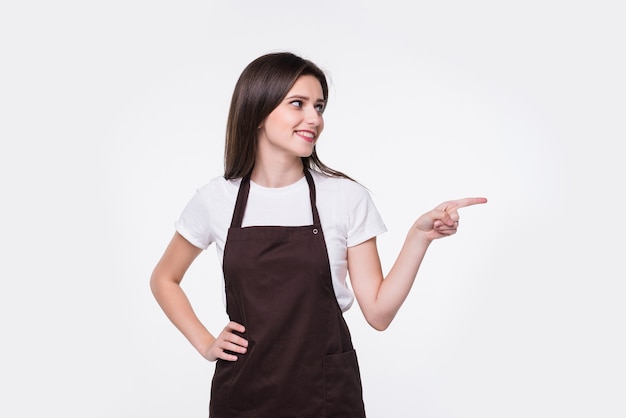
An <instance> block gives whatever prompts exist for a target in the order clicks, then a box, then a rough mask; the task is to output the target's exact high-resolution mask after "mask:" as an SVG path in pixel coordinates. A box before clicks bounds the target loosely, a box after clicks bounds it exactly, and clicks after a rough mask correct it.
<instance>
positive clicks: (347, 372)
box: [324, 350, 365, 418]
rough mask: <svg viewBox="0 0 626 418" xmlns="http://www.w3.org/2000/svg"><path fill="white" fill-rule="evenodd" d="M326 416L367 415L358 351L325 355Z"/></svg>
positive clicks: (347, 417)
mask: <svg viewBox="0 0 626 418" xmlns="http://www.w3.org/2000/svg"><path fill="white" fill-rule="evenodd" d="M324 398H325V403H326V407H325V410H326V413H325V415H324V416H325V417H328V418H330V417H337V418H352V417H354V418H356V417H364V416H365V408H364V406H363V390H362V387H361V374H360V372H359V364H358V362H357V358H356V351H354V350H352V351H348V352H345V353H340V354H330V355H327V356H324Z"/></svg>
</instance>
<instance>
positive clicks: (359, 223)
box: [343, 180, 387, 247]
mask: <svg viewBox="0 0 626 418" xmlns="http://www.w3.org/2000/svg"><path fill="white" fill-rule="evenodd" d="M343 192H344V193H343V195H344V197H345V199H346V207H347V208H348V230H347V245H348V247H353V246H355V245H358V244H361V243H363V242H365V241H367V240H368V239H370V238H373V237H375V236H377V235H380V234H382V233H384V232H386V231H387V227H386V226H385V224H384V222H383V220H382V217H381V216H380V213H379V212H378V209H377V208H376V206H375V205H374V201H373V200H372V197H371V195H370V193H369V191H368V190H367V189H366V188H365V187H363V186H361V185H360V184H358V183H356V182H354V181H351V180H347V181H345V182H344V186H343Z"/></svg>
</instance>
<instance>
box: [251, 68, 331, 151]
mask: <svg viewBox="0 0 626 418" xmlns="http://www.w3.org/2000/svg"><path fill="white" fill-rule="evenodd" d="M325 105H326V102H325V100H324V95H323V93H322V86H321V84H320V82H319V81H318V80H317V78H315V77H314V76H312V75H303V76H301V77H300V78H298V79H297V80H296V82H295V84H294V85H293V87H292V88H291V90H289V93H287V95H286V96H285V98H284V99H283V100H282V102H281V103H280V104H279V105H278V106H277V107H276V108H275V109H274V110H273V111H272V113H270V114H269V115H268V116H267V118H266V119H265V120H264V121H263V123H262V124H261V126H260V128H259V136H258V141H259V144H258V145H259V147H258V150H259V152H263V153H268V152H269V153H278V154H284V155H286V156H293V157H298V158H300V157H308V156H310V155H311V153H312V152H313V146H314V145H315V143H316V142H317V139H318V138H319V136H320V134H321V133H322V130H323V129H324V119H323V117H322V113H323V111H324V106H325Z"/></svg>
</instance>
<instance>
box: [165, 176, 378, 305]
mask: <svg viewBox="0 0 626 418" xmlns="http://www.w3.org/2000/svg"><path fill="white" fill-rule="evenodd" d="M311 175H312V177H313V180H314V182H315V189H316V195H317V197H316V198H317V210H318V213H319V216H320V222H321V224H322V231H323V233H324V240H325V241H326V248H327V250H328V258H329V261H330V270H331V275H332V281H333V287H334V290H335V296H336V297H337V302H338V303H339V306H340V307H341V309H342V311H344V312H345V311H346V310H348V309H349V308H350V306H351V305H352V303H353V301H354V294H353V292H352V290H351V289H350V288H349V287H348V284H347V282H346V276H347V271H348V260H347V249H348V247H352V246H355V245H357V244H360V243H362V242H365V241H367V240H368V239H370V238H372V237H375V236H377V235H379V234H381V233H383V232H385V231H386V230H387V228H386V227H385V224H384V223H383V221H382V219H381V217H380V214H379V213H378V210H377V209H376V206H375V205H374V202H373V201H372V199H371V196H370V194H369V192H368V191H367V189H365V188H364V187H363V186H361V185H360V184H358V183H356V182H354V181H351V180H348V179H344V178H334V177H328V176H325V175H323V174H320V173H317V172H314V171H312V172H311ZM240 183H241V179H236V180H226V179H224V177H216V178H214V179H212V180H211V181H209V183H207V184H206V185H204V186H203V187H201V188H200V189H198V190H197V192H196V194H195V195H194V196H193V197H192V199H191V200H190V201H189V203H188V204H187V206H186V207H185V209H184V210H183V212H182V214H181V216H180V218H179V219H178V221H177V222H176V223H175V228H176V231H177V232H178V233H179V234H180V235H182V236H183V237H184V238H185V239H186V240H187V241H189V242H190V243H191V244H193V245H194V246H196V247H198V248H202V249H206V248H207V247H209V245H211V244H212V243H215V244H216V247H217V255H218V258H219V260H220V264H221V265H222V262H223V257H224V244H225V242H226V236H227V234H228V228H229V227H230V222H231V219H232V216H233V211H234V209H235V201H236V200H237V192H238V191H239V184H240ZM312 223H313V215H312V213H311V204H310V199H309V186H308V184H307V181H306V178H305V177H302V178H301V179H300V180H299V181H297V182H296V183H294V184H291V185H289V186H287V187H279V188H267V187H262V186H259V185H258V184H256V183H254V182H252V181H250V193H249V195H248V203H247V205H246V210H245V213H244V218H243V223H242V227H246V226H265V225H277V226H302V225H311V224H312Z"/></svg>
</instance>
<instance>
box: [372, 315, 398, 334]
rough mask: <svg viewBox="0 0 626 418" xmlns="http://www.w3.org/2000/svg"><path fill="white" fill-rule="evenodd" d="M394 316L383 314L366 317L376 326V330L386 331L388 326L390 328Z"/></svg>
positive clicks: (373, 326)
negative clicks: (387, 316)
mask: <svg viewBox="0 0 626 418" xmlns="http://www.w3.org/2000/svg"><path fill="white" fill-rule="evenodd" d="M392 319H393V318H385V317H382V316H370V317H367V316H366V317H365V320H366V321H367V323H368V324H369V325H370V326H371V327H372V328H374V329H375V330H376V331H384V330H386V329H387V328H389V325H390V324H391V320H392Z"/></svg>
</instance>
